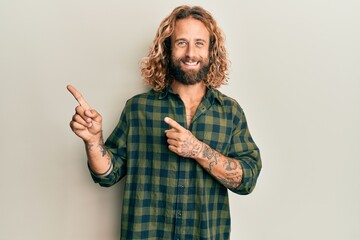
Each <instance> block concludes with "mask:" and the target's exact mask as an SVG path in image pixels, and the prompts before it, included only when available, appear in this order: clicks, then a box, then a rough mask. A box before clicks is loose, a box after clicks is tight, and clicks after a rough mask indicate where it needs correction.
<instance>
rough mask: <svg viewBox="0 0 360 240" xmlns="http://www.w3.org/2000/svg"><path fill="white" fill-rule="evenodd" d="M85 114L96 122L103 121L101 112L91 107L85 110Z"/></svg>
mask: <svg viewBox="0 0 360 240" xmlns="http://www.w3.org/2000/svg"><path fill="white" fill-rule="evenodd" d="M85 115H86V116H87V117H89V118H91V119H92V120H93V121H95V122H101V116H100V114H99V113H98V112H97V111H96V110H94V109H89V110H86V111H85Z"/></svg>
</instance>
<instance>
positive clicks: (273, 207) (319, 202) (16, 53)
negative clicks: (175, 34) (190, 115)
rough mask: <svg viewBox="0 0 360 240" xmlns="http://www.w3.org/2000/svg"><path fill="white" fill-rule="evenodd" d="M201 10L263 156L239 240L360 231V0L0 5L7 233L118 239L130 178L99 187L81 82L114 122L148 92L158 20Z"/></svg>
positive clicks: (0, 175)
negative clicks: (185, 8) (83, 135)
mask: <svg viewBox="0 0 360 240" xmlns="http://www.w3.org/2000/svg"><path fill="white" fill-rule="evenodd" d="M181 4H190V5H201V6H203V7H204V8H206V9H207V10H209V11H210V12H212V14H213V15H214V17H215V18H216V19H217V21H218V24H219V25H220V27H221V28H222V30H223V31H224V33H225V35H226V46H227V49H228V52H229V58H230V60H231V71H230V81H229V84H228V86H225V87H222V88H221V89H220V90H221V91H223V92H224V93H226V94H228V95H230V96H232V97H234V98H235V99H237V100H238V101H239V103H240V105H241V106H242V107H243V109H244V110H245V113H246V115H247V118H248V122H249V126H250V130H251V132H252V135H253V137H254V139H255V141H256V143H257V144H258V145H259V147H260V149H261V153H262V158H263V165H264V166H263V171H262V173H261V175H260V178H259V181H258V185H257V188H256V189H255V191H254V192H253V193H252V194H251V195H248V196H239V195H234V194H231V196H230V197H231V214H232V239H244V240H268V239H269V240H275V239H276V240H279V239H281V240H288V239H291V240H300V239H301V240H302V239H314V240H318V239H327V240H339V239H346V240H357V239H360V174H359V169H360V138H359V135H360V127H359V123H360V107H359V103H360V91H359V90H360V66H359V65H360V47H359V46H360V44H359V43H360V1H358V0H352V1H351V0H304V1H295V0H293V1H290V0H288V1H285V0H273V1H265V0H251V1H250V0H233V1H211V2H210V1H174V0H173V1H169V0H161V1H119V0H118V1H115V0H108V1H99V0H71V1H69V0H61V1H60V0H52V1H48V0H34V1H25V0H1V1H0V81H1V85H0V107H1V109H0V110H1V120H0V121H1V123H0V133H1V138H0V153H1V166H0V190H1V191H0V239H1V240H22V239H28V240H48V239H52V240H64V239H84V240H98V239H101V240H115V239H118V235H119V227H120V217H119V216H120V212H121V192H122V185H123V183H122V182H121V183H119V184H117V185H115V186H114V187H112V188H101V187H99V186H98V185H95V184H94V183H93V182H92V180H91V178H90V175H89V173H88V171H87V167H86V159H85V152H84V146H83V143H82V141H81V140H79V139H78V138H77V137H76V136H75V135H74V134H73V133H72V132H71V130H70V128H69V122H70V119H71V117H72V115H73V113H74V108H75V106H76V102H75V100H74V99H73V97H72V96H71V95H70V94H69V93H68V92H67V90H66V89H65V86H66V85H67V84H69V83H71V84H73V85H74V86H75V87H76V88H78V89H79V90H80V91H81V92H82V93H83V95H84V96H85V98H86V99H87V100H88V101H89V103H90V104H91V105H92V107H93V108H95V109H97V110H98V111H99V112H100V113H101V114H102V115H103V117H104V135H105V137H107V136H108V135H109V133H110V131H112V129H113V128H114V127H115V124H116V123H117V121H118V118H119V115H120V113H121V111H122V108H123V106H124V103H125V100H126V99H128V98H130V97H131V96H133V95H134V94H137V93H140V92H143V91H145V90H146V89H147V88H146V87H145V86H144V84H143V83H142V81H141V79H140V71H139V62H140V59H141V58H142V57H143V56H146V54H147V50H148V47H149V46H150V43H151V41H152V39H153V37H154V35H155V31H156V29H157V27H158V25H159V23H160V21H161V20H162V19H163V18H164V17H165V16H167V15H168V14H169V13H170V12H171V10H172V9H173V8H174V7H175V6H178V5H181Z"/></svg>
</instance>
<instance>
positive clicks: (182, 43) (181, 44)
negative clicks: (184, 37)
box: [177, 41, 187, 47]
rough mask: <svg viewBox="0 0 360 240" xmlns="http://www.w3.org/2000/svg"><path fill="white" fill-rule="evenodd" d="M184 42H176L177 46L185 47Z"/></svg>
mask: <svg viewBox="0 0 360 240" xmlns="http://www.w3.org/2000/svg"><path fill="white" fill-rule="evenodd" d="M186 44H187V43H186V42H185V41H178V43H177V45H178V46H180V47H182V46H186Z"/></svg>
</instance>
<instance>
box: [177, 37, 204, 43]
mask: <svg viewBox="0 0 360 240" xmlns="http://www.w3.org/2000/svg"><path fill="white" fill-rule="evenodd" d="M179 41H187V42H188V41H189V40H188V39H186V38H177V39H175V41H174V42H179ZM195 41H196V42H199V41H200V42H205V43H207V41H206V40H205V39H202V38H196V39H195Z"/></svg>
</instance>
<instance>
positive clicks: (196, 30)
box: [171, 17, 210, 41]
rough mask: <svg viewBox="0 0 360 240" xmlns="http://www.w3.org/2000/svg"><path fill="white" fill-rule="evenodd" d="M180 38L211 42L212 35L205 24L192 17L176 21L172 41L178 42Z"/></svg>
mask: <svg viewBox="0 0 360 240" xmlns="http://www.w3.org/2000/svg"><path fill="white" fill-rule="evenodd" d="M179 38H186V39H192V38H195V39H202V40H205V41H209V39H210V33H209V31H208V30H207V28H206V27H205V25H204V23H203V22H201V21H200V20H197V19H194V18H191V17H190V18H185V19H180V20H177V21H176V23H175V28H174V32H173V34H172V35H171V39H173V40H176V39H179Z"/></svg>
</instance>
